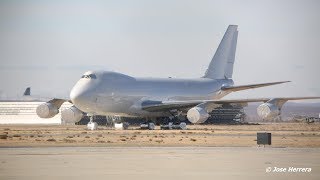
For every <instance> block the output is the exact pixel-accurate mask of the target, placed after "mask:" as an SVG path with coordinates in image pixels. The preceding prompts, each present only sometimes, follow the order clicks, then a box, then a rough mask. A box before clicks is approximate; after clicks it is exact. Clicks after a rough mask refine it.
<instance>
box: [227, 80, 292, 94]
mask: <svg viewBox="0 0 320 180" xmlns="http://www.w3.org/2000/svg"><path fill="white" fill-rule="evenodd" d="M287 82H291V81H280V82H271V83H262V84H249V85H240V86H222V88H221V90H222V91H230V92H235V91H242V90H246V89H254V88H260V87H265V86H272V85H276V84H282V83H287Z"/></svg>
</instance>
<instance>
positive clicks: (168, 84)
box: [37, 25, 320, 123]
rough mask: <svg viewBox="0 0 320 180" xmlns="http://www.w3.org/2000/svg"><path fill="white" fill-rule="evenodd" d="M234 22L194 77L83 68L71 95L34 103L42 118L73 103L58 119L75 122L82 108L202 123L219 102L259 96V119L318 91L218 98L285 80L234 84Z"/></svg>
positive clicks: (243, 102) (97, 112)
mask: <svg viewBox="0 0 320 180" xmlns="http://www.w3.org/2000/svg"><path fill="white" fill-rule="evenodd" d="M237 27H238V26H237V25H230V26H229V27H228V29H227V31H226V33H225V34H224V36H223V38H222V40H221V42H220V45H219V47H218V49H217V50H216V52H215V54H214V56H213V58H212V60H211V62H210V64H209V67H208V69H207V71H206V72H205V74H204V76H203V77H200V78H194V79H177V78H137V77H132V76H128V75H125V74H121V73H117V72H110V71H88V72H86V73H84V74H83V75H82V77H81V79H80V80H79V81H78V82H77V83H76V85H75V86H74V87H73V89H72V90H71V92H70V99H59V98H55V99H52V100H50V101H48V102H46V103H44V104H42V105H40V106H38V108H37V114H38V115H39V116H40V117H42V118H50V117H53V116H55V115H56V114H57V113H58V112H59V108H60V106H61V104H62V103H64V102H65V101H69V102H71V103H73V106H72V107H70V108H68V109H66V110H63V111H62V112H61V115H62V120H64V121H66V122H78V121H80V119H81V118H82V116H83V114H85V113H86V114H88V115H89V116H91V117H94V116H95V115H106V116H107V115H118V116H119V115H120V116H138V117H146V118H150V119H152V118H153V119H154V118H159V117H168V118H173V117H177V116H185V117H186V118H187V119H188V120H189V121H190V122H191V123H203V122H205V121H206V120H207V119H208V118H209V113H210V112H211V111H212V110H213V109H215V108H217V107H220V106H222V105H223V104H231V105H239V104H240V105H246V104H247V103H250V102H263V103H262V104H261V105H260V106H259V107H258V108H257V112H258V115H259V116H260V117H262V118H263V119H272V118H274V117H277V116H280V113H281V107H282V105H283V104H284V103H285V102H287V101H288V100H300V99H318V98H320V97H292V98H287V97H280V98H255V99H237V100H234V99H233V100H222V99H221V98H222V97H224V96H226V95H227V94H229V93H231V92H236V91H243V90H247V89H253V88H259V87H265V86H271V85H276V84H281V83H286V82H289V81H281V82H271V83H261V84H249V85H234V82H233V80H232V73H233V64H234V61H235V53H236V45H237V38H238V30H237ZM92 119H93V118H91V121H90V122H89V123H92Z"/></svg>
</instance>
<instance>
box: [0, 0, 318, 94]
mask: <svg viewBox="0 0 320 180" xmlns="http://www.w3.org/2000/svg"><path fill="white" fill-rule="evenodd" d="M229 24H237V25H239V38H238V46H237V54H236V63H235V70H234V81H235V82H236V84H247V83H259V82H271V81H279V80H291V81H293V82H292V83H289V84H286V85H279V86H273V87H268V88H261V89H256V90H250V91H245V92H240V93H234V94H232V95H229V96H227V97H230V98H243V97H245V98H250V97H269V96H273V97H275V96H314V95H318V96H320V83H319V78H320V76H319V71H318V69H319V67H320V66H319V65H320V63H319V60H320V34H319V33H320V1H316V0H314V1H313V0H281V1H279V0H273V1H272V0H267V1H254V0H251V1H250V0H243V1H240V0H234V1H231V0H221V1H209V0H208V1H202V0H197V1H195V0H194V1H187V0H181V1H172V0H168V1H166V0H161V1H150V0H135V1H130V0H127V1H125V0H124V1H119V0H118V1H117V0H114V1H92V0H91V1H76V0H74V1H71V0H70V1H67V0H61V1H58V0H57V1H45V0H41V1H40V0H39V1H36V0H33V1H28V0H24V1H15V0H8V1H1V0H0V61H1V65H0V81H1V87H0V91H1V93H2V95H1V96H3V97H4V96H8V97H13V96H16V95H17V94H21V93H22V92H23V90H24V89H25V87H27V86H31V87H32V91H33V93H34V94H38V95H43V96H55V95H58V96H67V95H68V93H69V91H70V89H71V88H72V86H73V85H74V84H75V83H76V81H77V80H78V79H79V78H80V76H81V75H82V74H83V73H84V72H85V71H87V70H92V69H93V70H95V69H100V70H101V69H106V70H114V71H117V72H122V73H126V74H129V75H132V76H152V77H168V76H172V77H178V78H182V77H188V78H192V77H200V76H202V75H203V73H204V72H205V70H206V68H207V66H208V64H209V62H210V60H211V58H212V56H213V54H214V52H215V50H216V48H217V46H218V44H219V42H220V40H221V38H222V36H223V34H224V32H225V30H226V28H227V26H228V25H229Z"/></svg>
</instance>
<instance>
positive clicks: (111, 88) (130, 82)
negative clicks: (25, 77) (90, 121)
mask: <svg viewBox="0 0 320 180" xmlns="http://www.w3.org/2000/svg"><path fill="white" fill-rule="evenodd" d="M90 75H91V76H90ZM232 85H233V81H232V80H231V79H219V80H214V79H209V78H197V79H176V78H134V77H131V76H127V75H124V74H120V73H115V72H109V71H97V72H87V73H86V74H85V75H84V76H83V77H82V78H81V79H80V80H79V81H78V82H77V83H76V85H75V86H74V87H73V89H72V91H71V93H70V98H71V100H72V102H73V104H74V105H75V106H76V107H77V108H79V109H80V110H81V111H83V112H86V113H89V114H94V115H124V116H141V115H142V116H146V117H154V116H164V113H154V112H147V111H144V110H142V109H141V106H142V105H143V104H146V103H154V102H157V101H173V100H175V101H182V100H206V99H220V98H222V97H223V96H225V95H227V93H226V92H222V91H220V90H221V87H222V86H232Z"/></svg>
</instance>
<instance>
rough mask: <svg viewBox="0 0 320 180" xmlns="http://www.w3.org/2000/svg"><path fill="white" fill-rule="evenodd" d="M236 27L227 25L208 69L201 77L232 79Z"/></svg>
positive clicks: (236, 37)
mask: <svg viewBox="0 0 320 180" xmlns="http://www.w3.org/2000/svg"><path fill="white" fill-rule="evenodd" d="M237 28H238V26H237V25H229V27H228V29H227V31H226V33H225V34H224V36H223V38H222V40H221V42H220V44H219V47H218V49H217V51H216V53H215V54H214V56H213V58H212V60H211V62H210V64H209V67H208V69H207V71H206V73H205V75H204V76H203V77H204V78H210V79H228V78H232V73H233V64H234V59H235V54H236V47H237V39H238V30H237Z"/></svg>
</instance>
